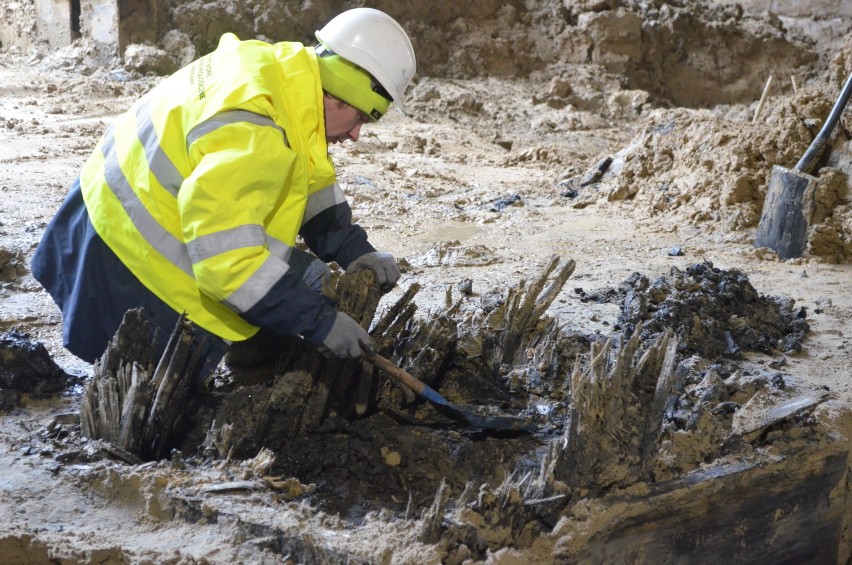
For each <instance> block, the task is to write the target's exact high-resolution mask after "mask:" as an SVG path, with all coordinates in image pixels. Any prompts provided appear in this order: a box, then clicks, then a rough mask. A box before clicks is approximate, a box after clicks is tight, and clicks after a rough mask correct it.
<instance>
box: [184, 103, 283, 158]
mask: <svg viewBox="0 0 852 565" xmlns="http://www.w3.org/2000/svg"><path fill="white" fill-rule="evenodd" d="M237 122H248V123H250V124H254V125H256V126H269V127H273V128H275V129H277V130H278V131H280V132H281V135H282V136H284V145H287V146H288V147H289V144H288V143H287V134H286V133H284V130H283V129H281V127H279V126H278V125H277V124H276V123H275V122H274V121H272V118H270V117H268V116H262V115H260V114H255V113H254V112H249V111H248V110H227V111H225V112H219V113H218V114H216V115H214V116H213V117H211V118H208V119H206V120H204V121H203V122H201V123H200V124H198V125H197V126H195V127H194V128H192V130H191V131H190V132H189V133H188V134H187V136H186V151H187V153H188V152H189V148H190V147H191V146H192V144H193V143H195V142H196V141H198V139H199V138H200V137H202V136H204V135H207V134H208V133H210V132H211V131H213V130H216V129H219V128H220V127H222V126H227V125H229V124H235V123H237Z"/></svg>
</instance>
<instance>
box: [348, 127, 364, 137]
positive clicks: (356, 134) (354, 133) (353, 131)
mask: <svg viewBox="0 0 852 565" xmlns="http://www.w3.org/2000/svg"><path fill="white" fill-rule="evenodd" d="M362 125H363V124H358V125H357V126H355V127H354V128H352V129H351V130H349V133H348V134H347V135H348V136H349V139H351V140H352V141H358V137H359V136H360V135H361V126H362Z"/></svg>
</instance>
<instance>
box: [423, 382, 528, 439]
mask: <svg viewBox="0 0 852 565" xmlns="http://www.w3.org/2000/svg"><path fill="white" fill-rule="evenodd" d="M420 395H421V396H422V397H423V398H425V399H426V400H428V401H429V402H430V403H432V405H433V406H434V407H435V408H436V409H437V410H438V411H439V412H441V413H442V414H444V415H445V416H447V417H449V418H452V419H453V420H456V421H457V422H461V423H463V424H466V425H468V426H471V427H473V428H482V429H486V430H494V431H498V432H534V431H535V430H536V425H535V423H534V422H533V421H532V420H531V419H529V418H520V417H517V416H503V415H488V416H485V415H482V414H477V413H476V412H475V411H474V410H473V409H472V408H470V407H465V406H459V405H458V404H453V403H452V402H450V401H449V400H447V399H446V398H444V397H443V396H441V395H440V394H438V393H437V392H436V391H435V390H434V389H432V388H430V387H428V386H424V387H423V391H422V392H420Z"/></svg>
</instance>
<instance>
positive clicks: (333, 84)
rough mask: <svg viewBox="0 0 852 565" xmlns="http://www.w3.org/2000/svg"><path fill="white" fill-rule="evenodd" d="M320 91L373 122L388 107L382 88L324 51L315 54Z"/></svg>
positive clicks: (357, 67) (368, 75)
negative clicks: (371, 119) (355, 109)
mask: <svg viewBox="0 0 852 565" xmlns="http://www.w3.org/2000/svg"><path fill="white" fill-rule="evenodd" d="M317 64H319V71H320V80H321V81H322V89H323V90H325V91H326V92H328V93H329V94H331V95H332V96H335V97H337V98H340V99H341V100H343V101H344V102H346V103H347V104H349V105H351V106H354V107H355V108H358V109H359V110H361V111H362V112H364V113H365V114H367V115H368V116H370V117H371V118H373V120H378V119H379V118H381V117H382V116H383V115H384V114H385V113H386V112H387V111H388V108H389V107H390V104H391V100H390V97H389V96H388V97H386V96H383V95H382V94H380V92H383V89H382V87H381V86H380V85H379V84H378V83H377V82H376V81H375V79H373V77H372V76H370V73H368V72H367V71H365V70H364V69H362V68H361V67H359V66H357V65H353V64H352V63H350V62H349V61H347V60H346V59H344V58H342V57H340V55H335V54H334V52H332V51H330V50H328V49H327V48H324V47H320V48H318V50H317Z"/></svg>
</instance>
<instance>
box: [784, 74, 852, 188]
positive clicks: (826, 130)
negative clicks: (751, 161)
mask: <svg viewBox="0 0 852 565" xmlns="http://www.w3.org/2000/svg"><path fill="white" fill-rule="evenodd" d="M850 95H852V75H849V78H847V79H846V84H844V85H843V89H842V90H841V91H840V97H839V98H838V99H837V102H835V103H834V107H833V108H832V109H831V112H830V113H829V114H828V118H826V120H825V124H823V126H822V129H821V130H819V133H818V134H817V136H816V137H815V138H814V140H813V141H812V142H811V144H810V146H809V147H808V150H807V151H805V154H804V155H802V158H801V159H799V162H798V163H796V168H795V170H797V171H799V172H802V173H805V174H810V173H811V168H812V167H813V165H814V164H815V163H816V160H817V159H818V158H819V157H820V155H821V154H822V150H823V148H824V147H825V144H826V142H827V141H828V137H829V136H830V135H831V132H832V131H833V130H834V126H835V125H836V124H837V120H838V119H840V115H841V114H842V113H843V109H844V108H846V103H847V102H848V101H849V96H850Z"/></svg>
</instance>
